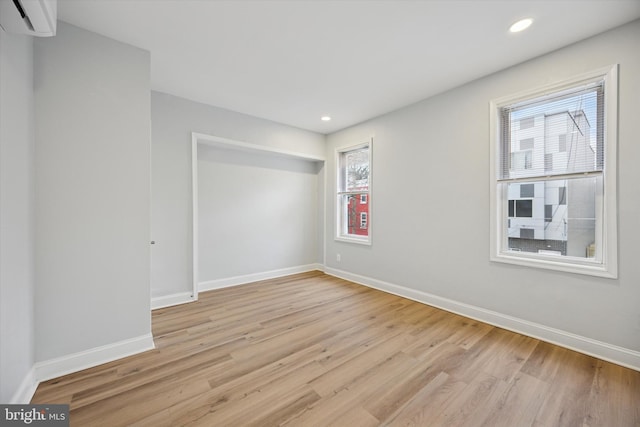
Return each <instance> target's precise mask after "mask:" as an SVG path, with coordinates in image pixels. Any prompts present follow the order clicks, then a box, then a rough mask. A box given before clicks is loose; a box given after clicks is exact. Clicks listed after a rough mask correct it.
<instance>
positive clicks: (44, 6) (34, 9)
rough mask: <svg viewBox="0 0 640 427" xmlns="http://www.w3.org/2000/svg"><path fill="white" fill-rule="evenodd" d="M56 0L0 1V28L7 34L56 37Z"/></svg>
mask: <svg viewBox="0 0 640 427" xmlns="http://www.w3.org/2000/svg"><path fill="white" fill-rule="evenodd" d="M57 6H58V4H57V0H0V26H1V27H2V29H3V30H5V31H6V32H7V33H15V34H28V35H31V36H39V37H50V36H55V35H56V21H57V18H58V13H57Z"/></svg>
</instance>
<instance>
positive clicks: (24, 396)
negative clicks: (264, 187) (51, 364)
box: [9, 368, 38, 405]
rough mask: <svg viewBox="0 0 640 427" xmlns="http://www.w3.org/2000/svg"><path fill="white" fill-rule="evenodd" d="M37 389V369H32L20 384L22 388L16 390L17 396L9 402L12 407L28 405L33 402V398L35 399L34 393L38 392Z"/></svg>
mask: <svg viewBox="0 0 640 427" xmlns="http://www.w3.org/2000/svg"><path fill="white" fill-rule="evenodd" d="M36 388H38V380H37V379H36V370H35V368H31V369H30V370H29V372H27V375H26V376H25V377H24V379H23V380H22V383H20V387H18V390H16V392H15V394H14V395H13V397H12V398H11V401H9V404H12V405H26V404H28V403H29V402H31V398H33V395H34V393H35V392H36Z"/></svg>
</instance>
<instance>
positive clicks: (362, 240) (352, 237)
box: [335, 139, 373, 245]
mask: <svg viewBox="0 0 640 427" xmlns="http://www.w3.org/2000/svg"><path fill="white" fill-rule="evenodd" d="M365 148H368V154H369V189H368V190H367V191H366V196H367V204H368V209H369V214H371V190H372V183H373V179H372V178H373V156H372V153H373V139H370V140H368V141H367V142H363V143H361V144H356V145H351V146H348V147H340V148H337V149H336V155H335V159H336V163H335V164H336V185H335V188H336V199H335V200H336V220H335V228H336V232H335V240H337V241H341V242H349V243H357V244H361V245H371V222H370V221H369V215H367V223H368V232H367V235H366V236H361V235H356V234H348V233H347V232H346V231H345V230H346V229H347V228H346V227H345V224H346V221H347V213H346V210H344V209H343V204H342V198H343V196H344V195H345V194H347V192H344V191H343V189H342V188H341V182H342V181H341V179H342V177H341V174H342V173H343V171H342V164H343V161H342V157H343V154H344V153H347V152H349V151H355V150H361V149H365ZM359 193H363V192H359ZM359 199H360V198H358V201H359ZM359 220H360V218H358V225H360V224H359Z"/></svg>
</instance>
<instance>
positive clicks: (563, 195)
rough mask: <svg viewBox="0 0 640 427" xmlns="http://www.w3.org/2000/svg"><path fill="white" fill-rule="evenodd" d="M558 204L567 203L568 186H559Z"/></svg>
mask: <svg viewBox="0 0 640 427" xmlns="http://www.w3.org/2000/svg"><path fill="white" fill-rule="evenodd" d="M558 204H559V205H566V204H567V187H558Z"/></svg>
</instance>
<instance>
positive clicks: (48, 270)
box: [34, 22, 151, 362]
mask: <svg viewBox="0 0 640 427" xmlns="http://www.w3.org/2000/svg"><path fill="white" fill-rule="evenodd" d="M149 67H150V58H149V53H148V52H146V51H143V50H141V49H138V48H135V47H132V46H129V45H125V44H123V43H119V42H116V41H114V40H111V39H108V38H105V37H102V36H99V35H97V34H95V33H91V32H88V31H85V30H82V29H80V28H77V27H74V26H71V25H68V24H65V23H63V22H59V24H58V31H57V35H56V36H55V37H51V38H40V39H37V40H36V41H35V80H34V87H35V101H36V110H35V111H36V233H37V237H36V283H37V286H36V293H35V309H36V316H35V326H36V361H37V362H45V361H50V360H51V359H54V358H59V357H71V356H70V355H74V353H77V352H81V351H87V350H92V349H93V350H95V349H96V348H98V347H100V346H113V345H117V343H120V342H123V341H126V340H132V339H136V338H138V337H144V336H147V334H150V331H151V317H150V301H149V299H150V298H149V296H150V280H149V266H150V248H149V240H150V236H149V234H150V230H149V218H150V130H151V124H150V117H151V116H150V86H149ZM115 353H117V351H116V352H115Z"/></svg>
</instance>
